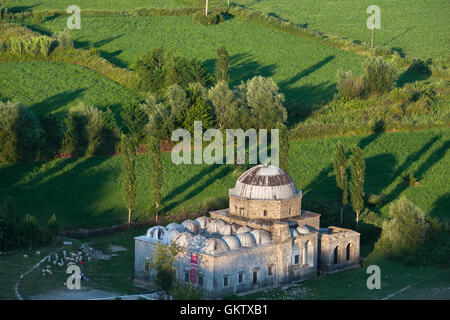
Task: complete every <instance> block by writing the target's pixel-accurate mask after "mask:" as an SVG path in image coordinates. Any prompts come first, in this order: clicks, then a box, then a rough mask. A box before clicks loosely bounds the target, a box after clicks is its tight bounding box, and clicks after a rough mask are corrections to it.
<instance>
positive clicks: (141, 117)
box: [120, 103, 148, 147]
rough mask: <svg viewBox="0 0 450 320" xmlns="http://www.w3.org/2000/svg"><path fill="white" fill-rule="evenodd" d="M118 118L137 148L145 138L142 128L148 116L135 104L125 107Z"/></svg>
mask: <svg viewBox="0 0 450 320" xmlns="http://www.w3.org/2000/svg"><path fill="white" fill-rule="evenodd" d="M120 116H121V118H122V120H123V122H124V123H125V126H126V127H127V129H128V132H129V133H130V135H131V138H132V139H133V143H134V144H135V146H136V147H137V146H139V144H140V143H141V142H142V141H143V140H144V138H145V130H144V128H145V126H146V125H147V123H148V116H147V115H146V114H145V112H144V110H143V109H142V107H141V106H140V105H139V104H135V103H132V104H128V105H126V106H125V108H124V109H123V110H122V112H121V113H120Z"/></svg>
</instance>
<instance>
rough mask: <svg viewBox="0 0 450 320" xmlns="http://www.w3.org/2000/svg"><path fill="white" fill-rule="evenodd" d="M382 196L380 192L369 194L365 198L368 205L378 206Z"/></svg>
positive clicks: (382, 198) (381, 201) (380, 203)
mask: <svg viewBox="0 0 450 320" xmlns="http://www.w3.org/2000/svg"><path fill="white" fill-rule="evenodd" d="M383 202H384V197H383V196H382V195H380V194H369V195H368V196H367V199H366V203H367V206H368V207H379V206H381V205H382V204H383Z"/></svg>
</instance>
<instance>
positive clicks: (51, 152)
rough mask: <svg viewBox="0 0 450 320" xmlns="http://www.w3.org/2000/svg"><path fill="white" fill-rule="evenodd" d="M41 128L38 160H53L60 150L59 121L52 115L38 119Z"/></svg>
mask: <svg viewBox="0 0 450 320" xmlns="http://www.w3.org/2000/svg"><path fill="white" fill-rule="evenodd" d="M39 124H40V127H41V137H42V138H41V141H40V142H41V145H40V147H39V159H43V160H48V159H53V158H54V157H55V156H56V155H57V154H58V151H59V150H60V149H61V143H62V138H63V133H62V126H61V123H60V121H59V120H58V119H57V118H56V117H55V115H53V114H49V115H41V116H40V117H39Z"/></svg>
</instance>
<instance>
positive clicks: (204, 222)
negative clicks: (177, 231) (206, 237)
mask: <svg viewBox="0 0 450 320" xmlns="http://www.w3.org/2000/svg"><path fill="white" fill-rule="evenodd" d="M194 221H195V222H197V224H198V226H199V228H200V229H206V228H208V224H209V222H210V221H211V218H209V217H206V216H202V217H198V218H197V219H195V220H194Z"/></svg>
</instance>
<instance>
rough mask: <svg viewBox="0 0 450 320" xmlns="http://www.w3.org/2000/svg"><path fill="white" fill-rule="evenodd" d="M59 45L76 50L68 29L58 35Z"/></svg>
mask: <svg viewBox="0 0 450 320" xmlns="http://www.w3.org/2000/svg"><path fill="white" fill-rule="evenodd" d="M57 39H58V45H59V46H60V47H62V48H72V49H73V48H74V45H73V40H72V37H71V36H70V32H69V30H68V29H67V28H65V29H64V31H61V32H60V33H58V36H57Z"/></svg>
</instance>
